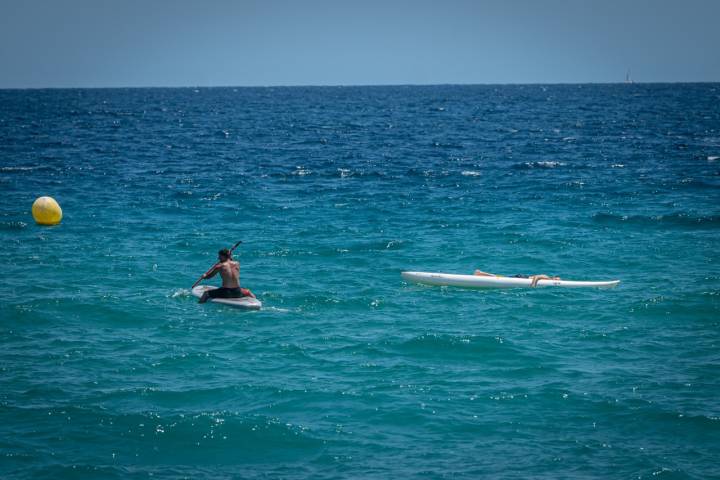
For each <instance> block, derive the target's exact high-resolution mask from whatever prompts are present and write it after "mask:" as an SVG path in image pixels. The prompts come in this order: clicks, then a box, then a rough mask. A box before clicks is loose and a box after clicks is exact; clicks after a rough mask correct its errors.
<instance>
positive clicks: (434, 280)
mask: <svg viewBox="0 0 720 480" xmlns="http://www.w3.org/2000/svg"><path fill="white" fill-rule="evenodd" d="M401 275H402V277H403V278H404V279H405V280H407V281H408V282H413V283H421V284H424V285H438V286H449V287H462V288H530V285H531V283H532V280H531V279H529V278H516V277H502V276H496V277H484V276H479V275H457V274H453V273H432V272H402V273H401ZM619 283H620V280H609V281H604V282H588V281H577V280H540V281H538V283H537V287H563V288H581V287H591V288H592V287H594V288H612V287H615V286H617V285H618V284H619Z"/></svg>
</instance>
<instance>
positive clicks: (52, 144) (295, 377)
mask: <svg viewBox="0 0 720 480" xmlns="http://www.w3.org/2000/svg"><path fill="white" fill-rule="evenodd" d="M718 157H720V85H718V84H685V85H681V84H672V85H564V86H542V85H530V86H467V87H459V86H458V87H455V86H435V87H365V88H266V89H233V88H222V89H130V90H48V91H42V90H39V91H9V90H5V91H0V194H1V195H2V202H1V203H0V240H1V241H2V245H3V248H2V249H1V250H0V265H2V267H3V272H4V281H3V283H2V285H1V286H0V298H2V300H1V301H0V319H1V320H0V476H1V477H3V478H19V479H25V478H53V479H56V478H148V477H150V476H152V477H153V478H289V479H297V478H328V479H330V478H483V477H485V478H497V477H500V478H548V479H555V478H608V477H611V478H631V477H632V478H656V477H659V478H697V479H701V478H702V479H704V478H712V477H716V478H717V477H719V476H720V473H719V471H718V468H717V459H718V458H720V420H719V419H720V396H719V394H720V380H719V379H718V372H719V371H720V350H719V349H718V340H719V338H718V337H719V333H720V320H719V319H720V316H719V315H718V314H719V313H720V262H719V260H720V253H719V251H720V236H719V233H720V207H719V206H718V205H719V202H718V200H719V199H720V195H719V194H720V158H718ZM41 195H51V196H53V197H54V198H56V199H57V200H58V202H59V203H60V204H61V206H62V207H63V211H64V219H63V222H62V224H61V225H59V226H56V227H40V226H37V225H35V224H34V222H33V221H32V217H31V215H30V207H31V205H32V202H33V200H34V199H35V198H36V197H38V196H41ZM237 240H243V242H244V243H243V245H242V246H241V248H240V250H239V259H240V261H241V262H242V277H241V279H242V283H243V286H245V287H248V288H251V289H252V290H253V291H254V292H255V293H256V294H257V296H258V297H259V298H260V299H261V300H262V301H263V303H264V306H265V308H264V309H263V310H262V311H260V312H241V311H237V310H233V309H230V308H225V307H222V306H219V305H211V304H210V305H202V306H201V305H198V304H197V303H196V299H195V298H193V297H192V296H190V295H189V290H188V289H189V287H190V285H192V283H193V282H194V281H195V280H196V279H197V277H198V276H199V275H200V274H201V273H203V272H204V271H205V270H206V269H207V268H208V267H209V266H210V265H211V264H212V262H213V261H214V259H215V255H216V252H217V250H218V249H220V248H222V247H226V246H230V245H232V244H233V243H234V242H235V241H237ZM475 268H480V269H482V270H485V271H492V272H497V273H501V274H515V273H548V274H556V275H560V276H562V277H563V278H567V279H588V280H603V279H620V280H621V281H622V283H621V285H620V286H619V287H618V288H616V289H613V290H559V289H558V290H554V289H537V290H508V291H470V290H461V289H451V288H433V287H422V286H415V285H408V284H405V283H404V282H403V281H402V279H401V278H400V272H401V271H402V270H425V271H440V272H453V273H470V272H472V271H473V270H474V269H475ZM214 283H216V282H214Z"/></svg>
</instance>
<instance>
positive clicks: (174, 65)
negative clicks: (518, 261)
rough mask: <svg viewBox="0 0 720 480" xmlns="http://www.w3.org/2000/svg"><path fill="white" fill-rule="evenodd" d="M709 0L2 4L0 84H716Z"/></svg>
mask: <svg viewBox="0 0 720 480" xmlns="http://www.w3.org/2000/svg"><path fill="white" fill-rule="evenodd" d="M719 20H720V0H677V1H671V0H602V1H600V0H593V1H590V0H535V1H532V0H504V1H503V0H475V1H472V0H435V1H430V0H414V1H411V0H382V1H379V0H355V1H345V0H334V1H333V0H264V1H262V0H257V1H256V0H204V1H200V0H175V1H169V0H0V88H44V87H62V88H64V87H143V86H149V87H151V86H168V87H174V86H271V85H273V86H275V85H393V84H418V85H422V84H506V83H614V82H622V81H624V80H625V76H626V73H627V72H628V70H629V71H630V76H631V78H632V79H633V80H634V81H636V82H718V81H720V52H719V51H718V45H720V41H719V40H718V36H717V31H718V21H719Z"/></svg>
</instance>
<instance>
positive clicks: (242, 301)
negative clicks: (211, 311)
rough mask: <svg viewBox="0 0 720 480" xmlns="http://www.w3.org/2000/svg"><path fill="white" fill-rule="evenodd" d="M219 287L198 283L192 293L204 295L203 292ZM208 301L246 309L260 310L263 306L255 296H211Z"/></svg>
mask: <svg viewBox="0 0 720 480" xmlns="http://www.w3.org/2000/svg"><path fill="white" fill-rule="evenodd" d="M216 288H218V287H213V286H210V285H198V286H197V287H195V288H193V289H192V294H193V295H194V296H196V297H197V298H200V297H202V294H203V293H205V292H206V291H207V290H215V289H216ZM208 302H213V303H221V304H223V305H228V306H230V307H235V308H242V309H244V310H260V309H261V308H262V302H261V301H260V300H258V299H257V298H255V297H242V298H209V299H208Z"/></svg>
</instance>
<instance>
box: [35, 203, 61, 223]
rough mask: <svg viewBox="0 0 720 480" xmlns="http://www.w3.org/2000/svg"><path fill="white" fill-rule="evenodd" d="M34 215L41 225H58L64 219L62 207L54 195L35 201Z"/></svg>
mask: <svg viewBox="0 0 720 480" xmlns="http://www.w3.org/2000/svg"><path fill="white" fill-rule="evenodd" d="M32 216H33V218H34V219H35V221H36V222H37V223H38V224H40V225H57V224H58V223H60V220H62V209H61V208H60V205H58V203H57V202H56V201H55V199H54V198H52V197H40V198H38V199H37V200H35V202H34V203H33V206H32Z"/></svg>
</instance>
